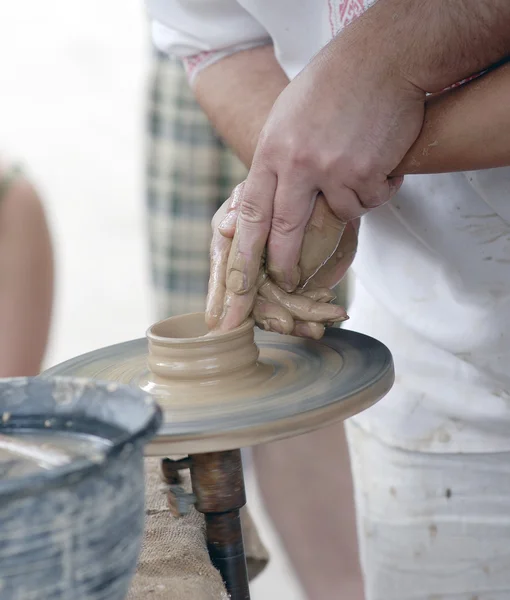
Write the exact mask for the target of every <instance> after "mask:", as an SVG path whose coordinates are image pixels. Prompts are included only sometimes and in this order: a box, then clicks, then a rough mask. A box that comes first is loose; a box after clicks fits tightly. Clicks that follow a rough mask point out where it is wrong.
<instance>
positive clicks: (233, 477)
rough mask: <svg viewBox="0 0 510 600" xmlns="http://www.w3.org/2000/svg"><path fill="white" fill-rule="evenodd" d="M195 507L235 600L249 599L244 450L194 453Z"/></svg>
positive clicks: (211, 553)
mask: <svg viewBox="0 0 510 600" xmlns="http://www.w3.org/2000/svg"><path fill="white" fill-rule="evenodd" d="M191 482H192V485H193V492H194V494H195V496H196V504H195V507H196V509H197V510H198V511H200V512H201V513H203V514H204V515H205V522H206V527H207V547H208V550H209V556H210V557H211V561H212V563H213V565H214V566H215V567H216V568H217V569H218V571H219V572H220V573H221V576H222V578H223V581H224V582H225V586H226V588H227V592H228V593H229V594H230V597H231V599H232V600H249V599H250V591H249V585H248V571H247V568H246V556H245V553H244V544H243V532H242V528H241V517H240V513H239V510H240V509H241V508H242V507H243V506H244V505H245V504H246V494H245V490H244V477H243V466H242V463H241V452H240V450H228V451H225V452H211V453H208V454H194V455H192V456H191Z"/></svg>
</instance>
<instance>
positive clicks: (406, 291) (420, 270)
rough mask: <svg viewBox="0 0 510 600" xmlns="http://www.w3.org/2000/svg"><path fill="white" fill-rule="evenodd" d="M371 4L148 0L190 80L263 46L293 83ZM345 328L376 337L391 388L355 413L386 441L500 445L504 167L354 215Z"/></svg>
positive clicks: (435, 178)
mask: <svg viewBox="0 0 510 600" xmlns="http://www.w3.org/2000/svg"><path fill="white" fill-rule="evenodd" d="M371 4H373V0H300V1H299V2H296V0H238V1H237V0H148V5H149V11H150V14H151V16H152V18H153V34H154V41H155V43H156V44H157V45H158V46H159V47H160V48H161V49H163V50H165V51H167V52H170V53H173V54H176V55H178V56H181V57H182V58H183V59H184V61H185V64H186V66H187V70H188V73H189V76H190V79H191V80H193V78H194V76H195V75H196V73H197V72H199V70H200V69H203V68H205V67H206V66H208V65H210V64H211V63H213V62H215V61H217V60H221V58H223V57H225V56H227V55H229V54H232V53H234V52H238V51H240V50H242V49H247V48H251V47H255V46H258V45H261V44H267V43H269V42H271V43H273V44H274V47H275V54H276V57H277V59H278V61H279V63H280V64H281V66H282V68H283V69H284V71H285V72H286V73H287V75H288V76H289V78H293V77H294V76H295V75H296V74H297V73H298V72H299V71H300V70H301V69H303V68H304V67H305V66H306V64H307V63H308V62H309V61H310V59H311V58H312V57H313V55H314V54H315V53H316V52H318V51H319V50H320V49H321V48H322V47H323V46H324V45H325V44H326V43H327V42H328V41H329V40H330V39H331V37H332V36H333V35H334V34H335V33H337V32H338V31H340V30H341V29H342V28H343V27H345V26H346V25H347V24H348V23H350V22H351V21H352V20H353V19H354V18H356V17H357V16H359V15H360V14H361V13H362V12H363V11H364V10H366V9H367V8H368V7H369V6H370V5H371ZM354 271H355V273H356V276H357V280H358V281H357V285H356V293H355V298H354V302H353V306H352V307H351V310H350V313H351V320H350V321H349V327H350V328H352V329H354V330H357V331H362V332H365V333H367V334H369V335H372V336H374V337H377V338H378V339H381V340H382V341H383V342H385V343H386V344H387V345H388V346H389V348H390V349H391V351H392V352H393V355H394V358H395V366H396V373H397V380H396V383H395V387H394V389H393V390H392V391H391V392H390V394H389V395H388V396H387V397H386V398H385V399H384V400H383V401H382V402H380V403H379V404H378V405H376V406H375V407H373V408H372V409H370V410H368V411H366V412H364V413H363V414H361V415H359V416H357V417H356V418H355V419H356V421H357V422H358V423H359V424H360V425H361V426H362V427H363V428H365V429H366V430H368V431H370V432H372V433H373V434H375V435H377V436H379V437H380V438H381V439H383V440H384V441H386V442H387V443H390V444H392V445H395V446H400V447H404V448H408V449H415V450H420V451H430V452H479V451H500V450H505V451H506V450H510V169H507V168H505V169H494V170H488V171H480V172H473V173H454V174H445V175H426V176H425V175H424V176H417V175H415V176H410V177H407V179H406V181H405V183H404V185H403V186H402V188H401V190H400V192H399V193H398V195H397V197H396V198H395V199H394V200H393V201H392V202H390V203H389V204H388V205H386V206H384V207H382V208H380V209H377V210H375V211H372V212H371V213H369V214H368V215H367V216H365V217H364V218H363V224H362V227H361V231H360V242H359V251H358V256H357V258H356V261H355V264H354Z"/></svg>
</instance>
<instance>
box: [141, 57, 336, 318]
mask: <svg viewBox="0 0 510 600" xmlns="http://www.w3.org/2000/svg"><path fill="white" fill-rule="evenodd" d="M148 133H149V136H148V148H147V180H146V181H147V211H148V228H149V241H150V259H151V270H152V283H153V295H154V300H155V305H156V317H157V318H161V319H163V318H165V317H169V316H172V315H177V314H182V313H189V312H198V311H203V310H204V308H205V298H206V295H207V283H208V280H209V246H210V243H211V235H212V234H211V219H212V217H213V215H214V213H215V212H216V210H217V209H218V208H219V206H220V205H221V204H222V203H223V202H224V201H225V200H226V199H227V198H228V197H229V196H230V193H231V191H232V190H233V189H234V187H235V186H236V185H238V184H239V183H240V182H241V181H243V179H245V177H246V174H247V171H246V168H245V167H244V166H243V164H242V163H241V162H240V161H239V160H238V159H237V157H236V156H234V154H233V153H232V152H231V151H230V150H229V149H228V148H227V146H226V145H225V144H224V143H223V142H222V141H221V140H220V139H219V138H218V136H217V135H216V133H215V132H214V130H213V128H212V127H211V125H210V124H209V121H208V120H207V117H206V116H205V114H204V113H203V111H202V109H201V108H200V106H199V105H198V104H197V102H196V100H195V98H194V96H193V94H192V92H191V89H190V87H189V85H188V81H187V78H186V74H185V72H184V68H183V67H182V66H181V63H180V62H179V61H177V60H176V59H174V58H169V57H168V56H166V55H164V54H161V53H157V54H155V56H154V65H153V72H152V75H151V85H150V103H149V119H148ZM346 280H347V278H346V279H344V282H342V284H341V285H340V286H338V288H337V289H336V290H335V292H336V293H337V296H338V300H337V301H338V302H339V303H341V304H343V305H345V303H346V293H347V288H346V285H347V281H346Z"/></svg>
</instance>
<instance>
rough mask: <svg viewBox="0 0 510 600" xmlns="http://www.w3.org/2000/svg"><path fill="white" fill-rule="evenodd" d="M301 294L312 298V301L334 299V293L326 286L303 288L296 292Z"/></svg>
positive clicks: (330, 300) (329, 300)
mask: <svg viewBox="0 0 510 600" xmlns="http://www.w3.org/2000/svg"><path fill="white" fill-rule="evenodd" d="M298 293H299V294H301V295H302V296H306V297H307V298H310V300H313V301H314V302H332V301H333V300H336V294H335V293H334V292H333V290H330V289H329V288H327V287H322V288H317V289H313V290H312V289H310V290H309V289H304V290H300V291H299V292H298Z"/></svg>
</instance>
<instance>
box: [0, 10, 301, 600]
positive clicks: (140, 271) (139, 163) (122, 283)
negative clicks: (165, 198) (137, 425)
mask: <svg viewBox="0 0 510 600" xmlns="http://www.w3.org/2000/svg"><path fill="white" fill-rule="evenodd" d="M150 58H151V53H150V39H149V31H148V25H147V21H146V17H145V11H144V5H143V0H108V1H107V2H105V1H104V0H88V1H87V2H69V1H68V0H49V1H48V2H39V1H37V0H16V2H1V3H0V82H1V83H0V110H1V113H0V157H6V158H8V159H9V158H12V159H15V160H18V161H21V163H22V164H23V165H24V166H25V168H26V169H27V172H28V175H29V176H30V177H31V178H32V180H33V182H34V183H35V185H36V187H37V188H38V190H39V191H40V192H41V193H42V196H43V200H44V205H45V209H46V211H47V216H48V219H49V223H50V227H51V233H52V237H53V243H54V250H55V262H56V297H55V307H54V314H53V323H52V330H51V341H50V346H49V350H48V353H47V356H46V361H45V362H46V364H45V366H46V367H49V366H51V365H53V364H56V363H59V362H61V361H64V360H67V359H69V358H71V357H73V356H76V355H79V354H82V353H83V352H87V351H89V350H93V349H96V348H99V347H101V346H105V345H109V344H113V343H116V342H120V341H124V340H128V339H132V338H137V337H142V336H143V335H144V333H145V329H146V328H147V326H148V325H150V323H151V322H152V321H153V320H154V312H153V311H152V310H151V295H150V286H149V283H150V279H149V278H150V271H149V256H148V246H147V239H146V229H145V222H146V216H145V198H144V168H145V165H144V143H145V135H144V130H145V118H146V117H145V114H146V111H145V107H146V102H147V97H146V95H147V86H148V75H149V69H150V66H151V60H150ZM247 485H248V493H249V497H250V505H251V510H252V513H253V516H254V518H255V520H256V522H257V524H258V525H259V527H260V528H261V535H262V537H263V539H264V541H265V542H266V544H267V545H268V548H269V550H270V553H271V563H270V566H269V568H268V569H266V571H265V572H264V573H263V574H262V575H261V576H260V577H259V578H258V579H257V580H256V581H255V582H254V584H253V590H252V594H253V598H254V600H261V599H262V598H264V599H266V600H267V599H272V598H278V599H279V600H286V599H289V600H300V598H302V597H303V596H302V592H301V591H300V589H299V586H298V583H297V580H296V578H295V576H294V574H293V573H292V569H291V567H290V565H289V563H288V560H287V558H286V556H285V554H284V553H283V552H282V550H281V545H280V542H279V541H278V539H277V538H276V536H275V534H274V533H273V531H272V528H271V527H270V526H269V524H268V520H267V518H266V516H265V514H264V511H263V508H262V504H261V501H260V497H259V495H258V490H257V488H256V485H255V482H254V481H253V480H251V481H250V480H249V481H248V482H247Z"/></svg>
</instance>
